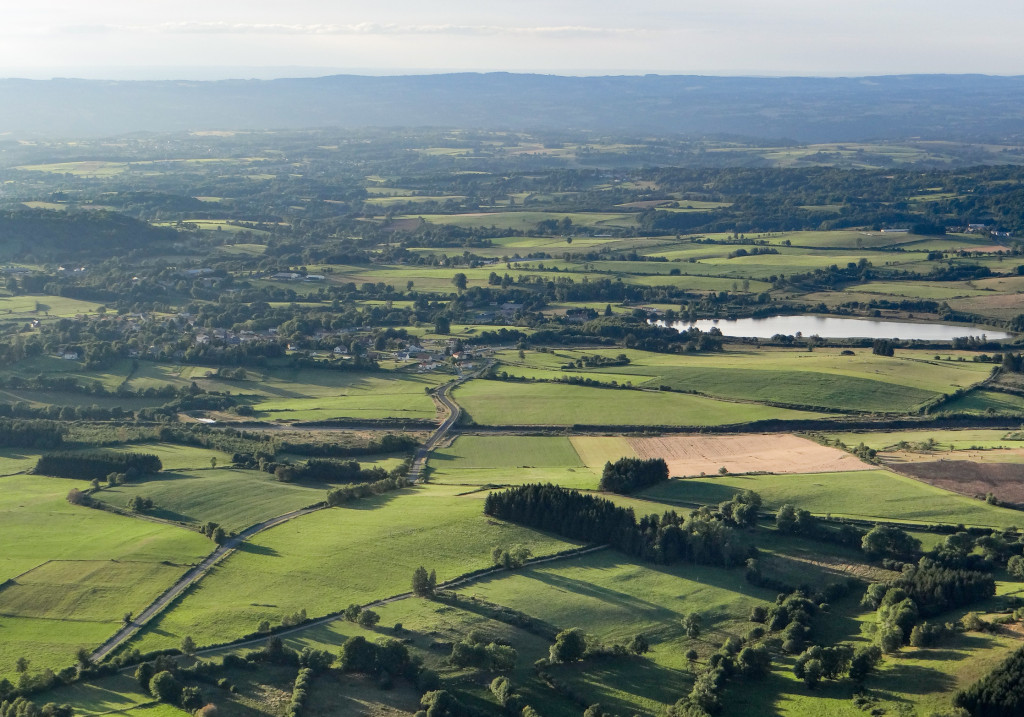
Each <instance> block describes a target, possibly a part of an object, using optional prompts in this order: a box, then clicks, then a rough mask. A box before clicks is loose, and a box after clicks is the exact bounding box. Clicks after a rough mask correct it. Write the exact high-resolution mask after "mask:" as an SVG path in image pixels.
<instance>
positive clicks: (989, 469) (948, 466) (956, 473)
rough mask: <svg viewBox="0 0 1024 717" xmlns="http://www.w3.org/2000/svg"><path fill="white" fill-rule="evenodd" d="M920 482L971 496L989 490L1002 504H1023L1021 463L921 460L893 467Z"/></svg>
mask: <svg viewBox="0 0 1024 717" xmlns="http://www.w3.org/2000/svg"><path fill="white" fill-rule="evenodd" d="M892 467H893V468H896V469H898V470H899V472H900V473H906V474H907V475H910V476H913V477H914V478H917V479H918V480H920V481H923V482H925V483H928V484H929V485H933V486H935V487H937V488H943V489H944V490H951V491H954V492H956V493H961V494H963V495H968V496H971V497H984V496H985V495H987V494H989V493H992V494H993V495H994V496H995V497H996V498H998V499H999V500H1000V501H1002V502H1005V503H1024V465H1022V464H1020V463H975V462H974V461H944V460H938V461H921V462H918V463H901V464H899V465H895V466H892Z"/></svg>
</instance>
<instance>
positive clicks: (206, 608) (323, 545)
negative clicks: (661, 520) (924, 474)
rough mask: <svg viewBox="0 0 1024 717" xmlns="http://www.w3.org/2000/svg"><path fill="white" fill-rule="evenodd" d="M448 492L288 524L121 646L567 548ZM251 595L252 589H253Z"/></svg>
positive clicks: (210, 634)
mask: <svg viewBox="0 0 1024 717" xmlns="http://www.w3.org/2000/svg"><path fill="white" fill-rule="evenodd" d="M463 492H464V490H463V489H460V488H458V487H453V486H440V485H439V486H425V487H416V488H409V489H406V490H403V491H400V492H397V493H389V494H385V495H382V496H378V497H375V498H367V499H364V500H361V501H357V502H355V503H352V504H349V505H348V506H347V507H344V508H331V509H328V510H323V511H320V512H317V513H313V514H311V515H307V516H304V517H302V518H298V519H296V520H292V521H290V522H288V523H285V524H283V525H280V526H278V527H276V528H272V529H270V530H268V531H266V532H265V533H261V534H259V535H258V536H256V537H254V538H253V539H252V540H250V541H248V542H247V543H246V544H245V546H244V547H242V548H241V549H240V550H239V551H238V552H237V553H235V554H234V555H232V556H231V557H230V558H228V559H227V560H225V561H224V562H222V563H220V564H219V565H218V566H217V567H216V568H214V570H213V572H212V573H210V574H209V575H208V576H207V577H206V578H205V579H204V580H203V581H202V582H201V583H200V584H199V585H198V587H197V588H196V589H195V590H193V591H191V592H190V593H188V594H187V595H186V596H185V597H184V598H183V599H182V600H181V601H180V602H179V603H177V604H176V605H175V606H174V608H173V609H172V610H170V611H169V612H166V613H164V614H163V615H162V616H161V617H160V618H158V619H157V620H156V621H154V622H153V623H151V625H150V626H148V627H147V628H146V629H145V630H144V631H143V632H142V633H140V636H139V637H138V638H136V639H134V640H133V641H132V642H131V643H130V644H131V645H132V646H137V647H139V648H140V649H142V650H143V651H146V650H151V649H158V648H161V647H168V646H174V645H177V644H178V643H179V642H180V641H181V639H182V638H183V637H184V636H185V635H191V636H192V637H193V638H194V639H195V640H196V642H197V643H198V644H210V643H215V642H223V641H225V640H231V639H233V638H237V637H238V636H240V635H244V634H247V633H249V632H252V631H254V630H255V629H256V626H257V625H258V623H259V622H260V621H261V620H270V621H271V623H275V624H276V623H278V622H280V620H281V618H282V617H283V616H285V615H288V614H291V613H294V612H296V611H298V610H302V609H305V610H306V611H307V612H308V614H309V615H310V616H314V615H325V614H328V613H331V612H335V611H338V610H342V609H344V608H345V607H346V606H348V605H349V604H350V603H365V602H370V601H372V600H377V599H380V598H383V597H387V596H389V595H394V594H398V593H402V592H406V591H407V590H408V589H409V581H410V579H411V576H412V573H413V570H414V569H415V568H416V567H417V566H419V565H424V566H426V567H427V569H428V570H430V569H433V570H436V571H437V577H438V580H440V581H444V580H448V579H451V578H454V577H456V576H458V575H461V574H463V573H465V572H468V571H471V570H475V569H478V568H483V567H486V566H488V565H489V564H490V563H491V554H490V553H491V549H492V548H493V547H494V546H497V545H512V544H523V545H526V546H527V547H529V548H530V549H531V550H532V552H533V553H534V554H537V555H543V554H545V553H551V552H557V551H560V550H564V549H567V548H570V547H573V544H571V543H568V542H566V541H564V540H560V539H558V538H554V537H551V536H547V535H544V534H541V533H537V532H535V531H532V530H528V529H526V528H521V527H518V526H515V525H510V524H504V523H498V522H496V521H492V520H489V519H487V518H486V516H484V515H483V498H484V494H483V493H479V492H478V493H471V494H468V495H460V493H463ZM253 580H255V581H256V582H255V584H256V585H258V588H255V589H254V583H253Z"/></svg>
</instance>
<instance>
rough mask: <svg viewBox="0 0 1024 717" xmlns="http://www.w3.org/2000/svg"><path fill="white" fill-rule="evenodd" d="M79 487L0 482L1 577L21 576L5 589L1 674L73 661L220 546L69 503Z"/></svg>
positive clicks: (28, 480)
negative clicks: (21, 662)
mask: <svg viewBox="0 0 1024 717" xmlns="http://www.w3.org/2000/svg"><path fill="white" fill-rule="evenodd" d="M78 484H79V482H78V481H68V480H62V479H59V478H47V477H45V476H9V477H6V478H2V479H0V488H2V489H3V490H0V544H2V545H3V546H4V551H3V557H2V558H0V581H2V580H10V579H14V581H15V582H14V584H9V585H8V586H7V587H5V588H3V589H2V590H0V675H3V674H9V673H10V672H11V671H13V666H14V661H15V660H16V659H17V658H18V657H20V656H22V655H28V656H30V658H31V659H32V660H33V663H34V666H35V667H36V668H42V667H63V666H65V665H67V664H69V663H71V662H72V661H73V659H72V658H73V655H74V652H75V650H77V649H78V648H79V647H89V648H94V647H96V646H97V645H98V644H99V643H101V642H102V641H103V640H105V639H107V638H108V637H110V636H111V635H112V634H113V633H114V632H116V631H117V629H118V627H119V626H120V623H121V617H122V616H123V615H124V614H125V613H126V612H128V611H138V610H141V609H142V608H144V607H146V605H148V604H149V602H151V601H152V600H153V599H154V598H156V596H157V595H159V594H160V593H161V592H162V591H163V590H164V589H165V588H167V587H169V586H170V584H171V583H173V582H174V580H176V579H177V578H178V577H179V576H180V575H181V574H182V573H184V572H185V570H186V569H187V566H188V565H190V564H193V563H195V562H198V561H199V560H200V559H201V558H203V557H205V556H206V555H207V554H208V553H209V552H210V551H211V550H212V548H213V547H214V546H213V544H212V543H211V542H210V541H209V540H208V539H206V538H204V537H203V536H201V535H199V534H198V533H194V532H191V531H188V530H183V529H181V528H175V527H171V526H168V525H163V524H160V523H153V522H149V521H144V520H135V519H132V518H126V517H121V516H118V515H113V514H111V513H107V512H104V511H101V510H95V509H90V508H84V507H79V506H73V505H70V504H69V503H68V502H67V501H66V500H65V495H66V494H67V492H68V490H70V489H71V488H72V487H77V485H78ZM47 561H56V562H49V563H48V562H47ZM44 564H45V565H44ZM18 576H21V577H18Z"/></svg>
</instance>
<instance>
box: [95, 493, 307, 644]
mask: <svg viewBox="0 0 1024 717" xmlns="http://www.w3.org/2000/svg"><path fill="white" fill-rule="evenodd" d="M324 507H326V506H325V505H317V506H312V507H309V508H302V509H300V510H293V511H292V512H291V513H285V514H284V515H279V516H277V517H276V518H271V519H270V520H265V521H263V522H262V523H257V524H256V525H254V526H252V527H250V528H246V529H245V530H243V531H242V532H241V533H239V534H238V535H236V536H235V537H233V538H229V539H228V540H226V541H225V542H224V543H223V544H222V545H220V546H218V547H217V549H216V550H214V551H213V552H212V553H210V555H209V556H207V558H206V559H205V560H203V562H201V563H199V565H197V566H195V567H194V568H192V569H191V570H189V571H188V572H187V573H185V575H183V576H182V578H181V579H180V580H179V581H178V582H176V583H174V585H172V586H171V587H169V588H168V589H167V590H166V591H165V592H164V594H163V595H161V596H160V597H158V598H157V599H156V600H155V601H153V604H151V605H150V606H149V607H147V608H146V609H145V610H143V611H142V612H141V613H139V614H138V616H137V617H135V619H133V620H132V621H131V622H130V623H128V624H127V625H125V626H124V627H123V628H121V629H120V630H119V631H118V633H117V634H116V635H114V636H113V637H112V638H110V639H109V640H107V641H106V642H105V643H103V644H102V645H100V646H99V647H98V648H97V649H96V651H95V652H93V653H92V660H93V662H99V661H100V660H102V659H103V658H104V657H106V656H107V655H109V654H110V653H111V651H113V650H114V649H116V648H117V647H118V646H120V645H121V644H122V643H124V642H125V641H126V640H127V639H128V638H130V637H131V636H132V635H134V634H135V633H136V632H138V631H139V630H140V629H142V626H143V625H145V624H146V623H147V622H149V621H150V620H152V619H153V618H154V617H155V616H156V615H158V614H159V613H160V612H162V611H163V609H164V608H165V607H167V606H168V605H169V604H170V603H171V601H172V600H174V599H175V598H176V597H178V596H179V595H181V594H182V593H183V592H185V590H186V589H188V587H189V586H190V585H192V584H193V583H195V582H196V581H198V580H199V579H200V578H202V577H203V576H204V575H206V574H207V573H208V572H210V569H211V568H212V567H213V566H214V565H216V564H217V563H218V562H220V560H221V559H222V558H224V556H226V555H228V554H229V553H231V552H232V551H234V550H235V549H236V548H237V547H238V546H239V545H241V544H242V543H244V542H245V541H246V540H248V539H249V538H251V537H252V536H254V535H256V534H257V533H262V532H263V531H264V530H269V529H270V528H273V527H274V526H277V525H280V524H281V523H285V522H287V521H289V520H291V519H293V518H298V517H300V516H303V515H308V514H310V513H313V512H315V511H318V510H322V509H323V508H324Z"/></svg>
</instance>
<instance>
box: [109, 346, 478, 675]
mask: <svg viewBox="0 0 1024 717" xmlns="http://www.w3.org/2000/svg"><path fill="white" fill-rule="evenodd" d="M493 363H494V362H493V361H491V362H489V363H488V364H486V365H485V366H484V367H483V368H481V369H480V370H479V371H476V372H473V373H466V374H463V375H461V376H459V377H458V378H457V379H455V380H454V381H451V382H450V383H447V384H445V385H444V386H442V387H440V388H439V389H438V390H437V393H436V394H435V395H436V398H437V400H438V401H439V402H440V404H441V405H442V406H443V407H444V408H445V409H446V410H447V413H448V415H447V416H446V417H445V419H444V420H443V421H442V422H441V424H440V425H439V426H438V427H437V428H436V429H435V430H434V432H433V433H432V434H431V435H430V437H429V438H428V439H427V440H426V442H425V443H424V444H423V446H421V447H420V449H419V450H418V451H417V452H416V457H415V458H414V459H413V463H412V466H411V468H410V469H409V473H408V478H409V480H410V481H411V482H413V483H418V482H420V481H421V480H422V479H423V476H422V473H423V469H424V467H425V466H426V462H427V457H428V456H429V455H430V451H431V450H432V449H433V448H434V446H435V445H437V444H438V443H439V442H440V441H442V440H443V439H444V437H445V435H446V434H447V433H448V430H449V429H450V428H451V427H452V426H454V425H455V424H456V423H458V422H459V419H460V418H461V417H462V409H461V408H460V407H459V404H457V403H455V401H453V400H452V398H451V397H450V395H449V392H450V391H451V389H453V388H455V387H456V386H459V385H461V384H462V383H464V382H466V381H468V380H469V379H471V378H474V377H475V376H478V375H479V374H480V373H481V372H483V371H486V370H487V369H488V368H490V366H491V365H492V364H493ZM326 507H327V505H326V503H325V504H321V505H316V506H310V507H308V508H300V509H299V510H293V511H291V512H290V513H285V514H283V515H279V516H277V517H275V518H270V519H268V520H265V521H263V522H262V523H257V524H256V525H253V526H251V527H249V528H246V529H245V530H243V531H242V532H241V533H239V534H238V535H236V536H234V537H233V538H230V539H228V540H227V541H226V542H225V543H224V544H223V545H221V546H219V547H218V548H217V549H216V550H214V551H213V552H212V553H210V555H209V556H207V557H206V558H205V559H204V560H203V561H202V562H201V563H199V564H198V565H196V566H195V567H194V568H192V569H191V570H189V571H188V572H187V573H185V575H183V576H182V577H181V579H180V580H178V581H177V582H176V583H174V585H172V586H171V587H169V588H168V589H167V590H166V591H164V593H163V594H162V595H160V597H158V598H157V599H156V600H154V601H153V603H152V604H150V606H149V607H147V608H146V609H145V610H143V611H142V612H141V613H139V615H138V617H136V618H134V619H133V620H132V621H131V622H130V623H128V624H127V625H125V626H124V627H123V628H121V629H120V630H119V631H118V632H117V634H115V635H114V636H113V637H112V638H110V639H109V640H107V641H106V642H105V643H103V644H102V645H100V646H99V647H98V648H97V649H96V650H95V651H94V652H93V653H92V655H91V657H92V660H93V661H94V662H99V661H100V660H103V659H104V658H105V657H106V656H107V655H109V654H110V653H111V652H113V651H114V650H116V649H117V648H118V647H120V646H121V645H123V644H124V643H125V642H126V641H127V640H128V639H129V638H131V637H132V636H133V635H135V634H136V633H137V632H138V631H139V630H141V629H142V628H143V627H144V626H145V625H146V624H147V623H148V622H149V621H150V620H152V619H153V618H154V617H156V616H157V615H159V614H160V613H161V612H163V610H164V609H165V608H166V607H167V606H168V605H170V604H171V603H172V602H173V601H174V600H175V599H176V598H177V597H179V596H180V595H181V594H182V593H184V592H185V591H186V590H187V589H188V588H189V587H191V586H192V585H194V584H196V583H197V582H199V581H200V580H202V579H203V577H205V576H206V575H207V573H209V572H210V570H212V569H213V567H214V566H215V565H216V564H217V563H219V562H220V561H221V560H223V559H224V558H225V557H227V556H228V555H230V554H231V553H233V552H234V551H235V550H236V549H237V548H238V546H240V545H242V544H243V543H245V542H246V541H247V540H248V539H249V538H251V537H252V536H254V535H257V534H258V533H262V532H263V531H265V530H269V529H270V528H274V527H276V526H278V525H281V524H283V523H287V522H288V521H290V520H293V519H294V518H300V517H302V516H304V515H309V514H310V513H313V512H316V511H318V510H323V509H324V508H326ZM161 522H163V521H161ZM375 604H378V603H375ZM379 604H384V603H379Z"/></svg>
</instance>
